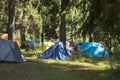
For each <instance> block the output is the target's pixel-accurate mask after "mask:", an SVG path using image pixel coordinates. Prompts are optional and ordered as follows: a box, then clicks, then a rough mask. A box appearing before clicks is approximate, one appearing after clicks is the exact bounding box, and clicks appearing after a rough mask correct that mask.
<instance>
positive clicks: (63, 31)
mask: <svg viewBox="0 0 120 80" xmlns="http://www.w3.org/2000/svg"><path fill="white" fill-rule="evenodd" d="M65 2H66V0H61V5H60V6H61V9H60V16H61V24H60V27H59V40H60V41H61V42H63V43H64V44H65V43H66V24H65V13H64V11H65V6H66V5H65Z"/></svg>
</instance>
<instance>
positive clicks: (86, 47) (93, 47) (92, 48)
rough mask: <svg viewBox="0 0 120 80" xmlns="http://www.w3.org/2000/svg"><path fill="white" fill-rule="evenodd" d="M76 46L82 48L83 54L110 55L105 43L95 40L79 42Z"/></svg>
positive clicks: (93, 55) (94, 55)
mask: <svg viewBox="0 0 120 80" xmlns="http://www.w3.org/2000/svg"><path fill="white" fill-rule="evenodd" d="M76 46H80V49H81V50H82V54H87V55H89V56H92V57H108V56H109V53H108V51H107V50H106V49H105V48H104V46H103V45H101V44H99V43H95V42H85V43H81V42H79V43H77V44H76Z"/></svg>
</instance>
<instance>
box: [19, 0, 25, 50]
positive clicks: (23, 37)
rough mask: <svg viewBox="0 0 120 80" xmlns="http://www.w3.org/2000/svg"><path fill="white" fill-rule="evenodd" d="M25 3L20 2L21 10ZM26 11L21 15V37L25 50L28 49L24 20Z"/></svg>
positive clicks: (22, 46) (22, 0)
mask: <svg viewBox="0 0 120 80" xmlns="http://www.w3.org/2000/svg"><path fill="white" fill-rule="evenodd" d="M23 3H24V0H20V8H23V7H24V6H23ZM23 12H24V11H23V10H22V11H21V14H20V25H19V26H20V37H21V48H25V47H26V44H25V41H26V39H25V27H24V18H25V15H24V13H23Z"/></svg>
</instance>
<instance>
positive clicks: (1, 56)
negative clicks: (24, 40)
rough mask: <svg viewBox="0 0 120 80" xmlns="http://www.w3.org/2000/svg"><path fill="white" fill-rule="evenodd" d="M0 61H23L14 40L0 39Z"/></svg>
mask: <svg viewBox="0 0 120 80" xmlns="http://www.w3.org/2000/svg"><path fill="white" fill-rule="evenodd" d="M0 61H8V62H23V61H25V58H24V56H23V55H22V54H21V51H20V49H19V47H18V45H17V44H16V43H15V42H14V41H10V40H3V39H0Z"/></svg>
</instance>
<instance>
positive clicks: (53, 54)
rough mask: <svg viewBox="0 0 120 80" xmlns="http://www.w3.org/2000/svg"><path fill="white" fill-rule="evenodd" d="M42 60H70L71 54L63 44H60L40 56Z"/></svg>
mask: <svg viewBox="0 0 120 80" xmlns="http://www.w3.org/2000/svg"><path fill="white" fill-rule="evenodd" d="M39 57H40V58H52V59H56V60H68V59H69V54H68V53H67V50H66V47H65V46H64V44H63V43H62V42H58V43H56V44H55V45H53V46H52V47H50V48H49V49H47V50H46V51H45V52H43V53H41V54H40V55H39Z"/></svg>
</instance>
